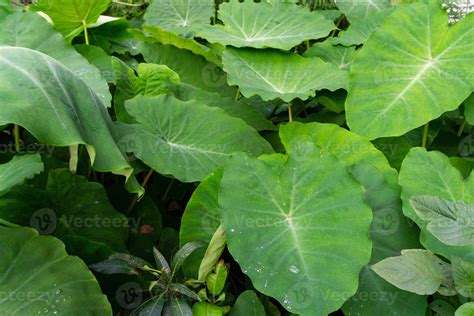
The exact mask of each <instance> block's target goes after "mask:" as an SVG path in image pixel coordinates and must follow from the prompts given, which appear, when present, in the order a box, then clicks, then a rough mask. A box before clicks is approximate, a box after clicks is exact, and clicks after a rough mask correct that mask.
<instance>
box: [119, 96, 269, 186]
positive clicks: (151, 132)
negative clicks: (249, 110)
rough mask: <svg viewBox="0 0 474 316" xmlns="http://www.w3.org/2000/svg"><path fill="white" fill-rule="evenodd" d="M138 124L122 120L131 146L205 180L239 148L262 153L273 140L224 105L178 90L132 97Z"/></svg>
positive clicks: (174, 170)
mask: <svg viewBox="0 0 474 316" xmlns="http://www.w3.org/2000/svg"><path fill="white" fill-rule="evenodd" d="M126 108H127V111H128V112H129V114H130V115H132V116H133V117H134V118H135V120H136V121H138V124H133V125H132V124H130V125H128V124H127V125H125V124H120V125H119V128H120V131H121V134H122V136H123V137H124V138H125V139H129V140H130V141H129V142H126V145H128V147H127V148H126V149H127V151H130V152H133V153H134V154H135V155H136V156H137V157H138V158H140V159H141V160H142V161H143V162H144V163H146V164H147V165H149V166H150V167H152V168H153V169H154V170H156V171H157V172H159V173H161V174H164V175H172V176H174V177H176V178H177V179H179V180H180V181H182V182H194V181H202V180H203V179H204V178H205V177H206V176H207V175H208V174H209V173H211V172H212V171H214V170H215V169H216V168H217V167H219V166H221V165H223V164H224V162H225V161H226V160H227V158H228V157H229V156H231V155H232V154H233V153H236V152H240V151H243V152H248V153H250V154H254V155H259V154H262V153H269V152H272V149H271V147H270V145H269V144H268V143H267V142H266V141H265V140H264V139H263V138H261V137H260V136H259V135H258V134H257V132H256V131H255V130H254V129H252V128H251V127H249V126H248V125H246V124H245V123H244V122H243V121H242V120H240V119H236V118H233V117H230V116H228V115H227V114H225V112H224V111H223V110H221V109H217V108H210V107H207V106H205V105H204V104H202V103H199V102H196V101H190V102H182V101H180V100H178V99H175V98H174V97H172V96H164V95H162V96H157V97H144V96H137V97H135V98H134V99H132V100H129V101H127V103H126Z"/></svg>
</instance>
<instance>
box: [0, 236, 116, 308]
mask: <svg viewBox="0 0 474 316" xmlns="http://www.w3.org/2000/svg"><path fill="white" fill-rule="evenodd" d="M0 244H2V245H4V246H3V247H2V248H1V249H0V254H1V255H0V276H1V277H0V280H1V282H0V293H2V296H1V297H0V305H1V306H2V314H4V315H40V314H42V315H90V316H93V315H112V309H111V307H110V304H109V303H108V302H107V299H106V297H105V296H104V295H103V294H102V293H101V291H100V287H99V284H98V283H97V281H96V280H95V278H94V276H93V275H92V273H91V272H90V271H89V269H88V268H87V266H86V265H85V264H84V262H82V261H81V260H80V259H78V258H77V257H71V256H68V254H67V253H66V251H65V250H64V245H63V244H62V243H61V242H60V241H59V240H58V239H56V238H54V237H45V236H38V234H37V233H36V232H35V231H34V230H32V229H27V228H5V227H0Z"/></svg>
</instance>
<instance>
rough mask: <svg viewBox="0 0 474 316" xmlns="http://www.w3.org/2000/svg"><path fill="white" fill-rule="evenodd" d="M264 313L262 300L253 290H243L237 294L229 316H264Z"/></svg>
mask: <svg viewBox="0 0 474 316" xmlns="http://www.w3.org/2000/svg"><path fill="white" fill-rule="evenodd" d="M264 315H266V313H265V309H264V308H263V304H262V302H261V301H260V300H259V298H258V296H257V295H256V294H255V292H254V291H250V290H248V291H245V292H243V293H242V294H240V295H239V297H238V298H237V301H235V305H234V307H233V308H232V309H231V310H230V313H229V316H264Z"/></svg>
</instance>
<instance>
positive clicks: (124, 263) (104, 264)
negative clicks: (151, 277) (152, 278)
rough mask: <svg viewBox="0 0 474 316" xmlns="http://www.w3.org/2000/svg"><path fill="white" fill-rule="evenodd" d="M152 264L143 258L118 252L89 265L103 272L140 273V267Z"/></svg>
mask: <svg viewBox="0 0 474 316" xmlns="http://www.w3.org/2000/svg"><path fill="white" fill-rule="evenodd" d="M145 266H148V267H150V266H151V265H150V264H149V263H148V262H146V261H144V260H143V259H141V258H138V257H135V256H132V255H129V254H126V253H116V254H113V255H112V256H110V257H109V258H108V259H106V260H103V261H100V262H97V263H94V264H91V265H89V267H90V268H91V269H92V270H94V271H97V272H100V273H103V274H117V273H122V274H130V275H139V274H140V272H141V271H140V269H141V268H143V267H145Z"/></svg>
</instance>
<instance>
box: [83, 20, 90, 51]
mask: <svg viewBox="0 0 474 316" xmlns="http://www.w3.org/2000/svg"><path fill="white" fill-rule="evenodd" d="M82 26H83V28H84V40H85V41H86V45H89V33H88V31H87V24H86V21H84V20H82Z"/></svg>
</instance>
